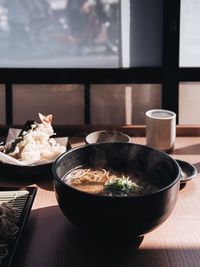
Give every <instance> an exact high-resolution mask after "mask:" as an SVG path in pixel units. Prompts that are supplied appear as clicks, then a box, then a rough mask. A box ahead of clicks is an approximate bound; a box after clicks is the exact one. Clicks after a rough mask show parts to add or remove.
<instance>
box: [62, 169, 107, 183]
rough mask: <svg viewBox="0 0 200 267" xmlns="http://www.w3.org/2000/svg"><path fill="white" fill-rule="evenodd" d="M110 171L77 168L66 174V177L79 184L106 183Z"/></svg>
mask: <svg viewBox="0 0 200 267" xmlns="http://www.w3.org/2000/svg"><path fill="white" fill-rule="evenodd" d="M108 174H109V172H108V171H106V170H105V169H95V170H91V169H75V170H73V171H71V172H69V173H68V175H66V177H65V178H66V179H71V180H70V183H71V184H75V185H79V184H85V183H105V182H106V180H107V179H108Z"/></svg>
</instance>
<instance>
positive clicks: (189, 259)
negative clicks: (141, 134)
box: [0, 137, 200, 267]
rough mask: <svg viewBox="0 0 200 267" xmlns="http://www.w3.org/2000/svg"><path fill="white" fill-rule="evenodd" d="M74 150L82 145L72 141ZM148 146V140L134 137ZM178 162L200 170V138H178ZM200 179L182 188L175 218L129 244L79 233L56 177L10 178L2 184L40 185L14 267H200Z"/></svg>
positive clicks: (134, 139) (171, 216)
mask: <svg viewBox="0 0 200 267" xmlns="http://www.w3.org/2000/svg"><path fill="white" fill-rule="evenodd" d="M71 141H72V146H73V147H74V146H78V145H80V144H83V142H81V141H79V140H78V139H76V138H72V140H71ZM133 142H135V143H139V144H145V138H133ZM171 156H172V157H174V158H175V159H180V160H185V161H188V162H189V163H192V164H194V165H195V166H196V168H197V170H198V172H199V170H200V137H178V138H177V139H176V146H175V150H174V151H173V152H172V153H171ZM199 178H200V176H199V174H197V176H196V177H195V178H194V179H192V180H191V181H189V182H187V184H186V185H185V186H184V187H182V188H181V189H180V191H179V196H178V201H177V203H176V206H175V208H174V210H173V212H172V214H171V215H170V217H169V218H168V219H167V221H165V222H164V223H163V224H162V225H161V226H160V227H158V228H157V229H155V230H154V231H152V232H150V233H148V234H146V235H145V236H144V237H140V238H138V239H136V240H132V241H129V242H125V241H121V242H112V241H108V240H107V241H105V240H100V239H99V240H95V239H93V238H92V237H89V236H85V235H84V234H83V233H80V232H79V231H78V230H77V229H75V228H74V227H73V226H72V225H71V224H70V223H69V221H68V220H67V219H66V218H65V217H64V215H63V214H62V212H61V210H60V208H59V207H58V204H57V201H56V197H55V193H54V191H53V183H52V177H42V176H41V177H37V179H35V180H34V179H29V177H27V179H23V180H22V179H20V177H13V178H9V179H8V178H7V177H4V176H2V175H1V178H0V186H10V187H12V186H37V187H38V191H37V194H36V198H35V201H34V203H33V207H32V210H31V213H30V216H29V219H28V222H27V224H26V227H25V229H24V233H23V236H22V239H21V242H20V244H19V246H18V249H17V251H16V257H15V259H14V265H13V266H15V267H36V266H37V267H40V266H41V267H57V266H58V267H62V266H67V267H83V266H87V267H96V266H103V267H104V266H105V267H107V266H109V267H110V266H111V267H112V266H113V267H118V266H120V267H133V266H134V267H137V266H138V267H147V266H148V267H149V266H150V267H151V266H154V267H157V266H159V267H175V266H177V267H180V266H181V267H188V266H189V267H193V266H200V179H199Z"/></svg>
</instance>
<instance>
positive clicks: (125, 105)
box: [90, 84, 162, 125]
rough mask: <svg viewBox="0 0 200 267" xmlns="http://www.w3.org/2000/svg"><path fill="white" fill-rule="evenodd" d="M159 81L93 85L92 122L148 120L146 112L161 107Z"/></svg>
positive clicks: (143, 122) (134, 122)
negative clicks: (153, 82)
mask: <svg viewBox="0 0 200 267" xmlns="http://www.w3.org/2000/svg"><path fill="white" fill-rule="evenodd" d="M161 88H162V87H161V85H160V84H129V85H125V84H121V85H116V84H115V85H114V84H112V85H111V84H109V85H107V84H106V85H92V87H91V100H90V101H91V104H90V108H91V114H90V115H91V124H92V125H131V124H145V112H146V111H147V110H149V109H156V108H161Z"/></svg>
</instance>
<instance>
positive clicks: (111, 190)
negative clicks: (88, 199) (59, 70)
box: [63, 166, 157, 196]
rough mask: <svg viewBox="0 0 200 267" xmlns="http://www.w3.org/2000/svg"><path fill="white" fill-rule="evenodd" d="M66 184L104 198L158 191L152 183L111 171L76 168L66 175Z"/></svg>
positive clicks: (64, 178)
mask: <svg viewBox="0 0 200 267" xmlns="http://www.w3.org/2000/svg"><path fill="white" fill-rule="evenodd" d="M63 180H64V182H65V183H67V184H69V185H71V186H72V187H74V188H76V189H79V190H81V191H84V192H87V193H91V194H98V195H104V196H130V195H132V196H133V195H138V194H145V193H148V192H152V191H154V190H156V189H157V187H156V186H155V185H152V184H151V183H149V182H147V181H145V180H141V179H138V178H135V177H134V176H133V175H130V176H129V175H124V174H123V173H118V172H116V171H113V170H111V169H109V170H105V169H103V168H98V169H95V168H94V169H92V168H91V169H90V168H84V167H82V166H79V167H76V168H74V169H72V170H70V171H69V172H67V173H66V174H65V176H64V177H63Z"/></svg>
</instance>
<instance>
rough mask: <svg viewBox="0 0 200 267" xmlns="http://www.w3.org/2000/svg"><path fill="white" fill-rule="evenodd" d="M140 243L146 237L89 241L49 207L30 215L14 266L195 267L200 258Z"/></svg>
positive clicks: (194, 253) (196, 253) (55, 208)
mask: <svg viewBox="0 0 200 267" xmlns="http://www.w3.org/2000/svg"><path fill="white" fill-rule="evenodd" d="M119 231H123V229H119ZM154 231H156V230H154ZM142 242H145V237H144V239H143V237H139V238H136V239H135V240H131V241H128V242H125V241H123V242H122V241H120V242H116V241H115V242H113V241H112V240H108V239H107V240H103V239H95V238H92V237H88V236H86V235H84V234H83V233H81V232H80V231H79V230H77V229H76V228H75V227H74V226H72V225H71V224H70V223H69V221H68V220H67V219H66V218H65V217H64V215H63V214H62V212H61V211H60V209H59V207H58V206H52V207H46V208H41V209H37V210H33V211H32V212H31V215H30V218H29V221H28V224H27V226H26V228H25V232H24V234H23V238H22V240H21V243H20V245H19V247H18V250H17V253H16V257H15V261H14V262H15V267H19V266H20V267H22V266H28V267H35V266H38V267H40V266H42V267H45V266H48V267H56V266H59V267H64V266H69V267H86V266H87V267H130V266H131V267H132V266H134V267H137V266H138V267H140V266H148V267H149V266H150V267H151V266H154V267H155V266H161V267H162V266H163V267H164V266H168V265H169V262H170V263H171V264H172V265H171V266H183V267H186V266H194V265H193V264H194V262H193V260H194V261H195V257H199V251H198V250H195V249H193V248H190V247H188V248H187V249H182V248H180V249H175V248H174V246H173V247H172V248H167V249H166V248H162V247H160V246H159V244H157V243H155V244H157V246H158V247H152V248H151V245H150V244H147V248H145V249H144V248H142V247H140V246H141V244H142ZM152 242H153V241H152ZM149 247H150V248H149ZM183 255H184V257H182V256H183ZM177 259H178V262H176V261H177Z"/></svg>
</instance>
